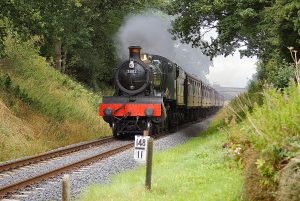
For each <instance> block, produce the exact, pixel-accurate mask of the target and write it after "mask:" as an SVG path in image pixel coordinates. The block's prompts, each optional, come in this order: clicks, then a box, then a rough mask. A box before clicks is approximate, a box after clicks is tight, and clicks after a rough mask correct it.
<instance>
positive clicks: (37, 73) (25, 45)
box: [0, 35, 98, 122]
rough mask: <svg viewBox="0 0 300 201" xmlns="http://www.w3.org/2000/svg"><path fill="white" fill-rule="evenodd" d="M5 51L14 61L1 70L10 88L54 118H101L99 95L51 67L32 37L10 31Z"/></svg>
mask: <svg viewBox="0 0 300 201" xmlns="http://www.w3.org/2000/svg"><path fill="white" fill-rule="evenodd" d="M5 53H6V55H8V59H9V61H10V63H11V64H12V67H11V69H9V70H8V71H6V73H4V72H3V71H2V72H1V71H0V72H1V74H2V73H3V75H2V77H1V83H3V85H4V87H5V88H6V90H10V91H11V92H13V93H14V94H15V95H16V96H17V97H20V98H21V99H22V100H24V101H25V102H27V103H29V104H32V106H34V107H35V108H37V109H38V110H39V111H41V112H43V113H45V114H47V115H50V116H52V117H54V118H57V119H60V120H64V119H78V120H84V121H86V122H95V121H98V120H97V119H96V116H97V114H96V104H97V102H98V96H96V95H95V94H93V93H91V92H89V91H88V90H87V89H85V88H84V87H82V86H81V85H79V84H77V83H76V82H74V81H73V80H71V79H70V78H68V77H67V76H65V75H62V74H60V73H59V72H58V71H56V70H54V69H53V68H51V67H50V66H49V64H48V63H47V62H46V61H45V59H44V58H43V57H41V56H39V55H38V49H37V48H36V47H34V46H33V42H32V41H27V42H22V41H21V40H20V39H19V38H18V36H17V35H16V36H14V37H13V36H11V35H9V36H8V37H7V38H6V40H5Z"/></svg>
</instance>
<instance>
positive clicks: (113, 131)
mask: <svg viewBox="0 0 300 201" xmlns="http://www.w3.org/2000/svg"><path fill="white" fill-rule="evenodd" d="M111 129H112V134H113V136H114V137H115V138H119V135H118V129H117V125H116V124H115V123H112V126H111Z"/></svg>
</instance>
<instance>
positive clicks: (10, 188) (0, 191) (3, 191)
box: [0, 142, 133, 198]
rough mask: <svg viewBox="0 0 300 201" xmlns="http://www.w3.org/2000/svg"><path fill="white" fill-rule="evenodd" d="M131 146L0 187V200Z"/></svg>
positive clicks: (127, 144) (128, 144) (111, 150)
mask: <svg viewBox="0 0 300 201" xmlns="http://www.w3.org/2000/svg"><path fill="white" fill-rule="evenodd" d="M132 146H133V142H130V143H126V144H125V145H122V146H119V147H117V148H114V149H110V150H109V151H105V152H103V153H99V154H95V155H93V156H90V157H87V158H85V159H83V160H80V161H76V162H73V163H70V164H67V165H64V166H63V167H59V168H56V169H52V170H50V171H47V172H45V173H42V174H39V175H36V176H34V177H31V178H28V179H24V180H21V181H18V182H15V183H12V184H9V185H6V186H2V187H0V198H3V197H5V196H6V195H7V194H8V193H12V192H14V191H16V190H18V189H21V188H24V187H26V186H28V185H31V184H34V183H37V182H39V181H42V180H45V179H48V178H50V177H53V176H57V175H59V174H62V173H64V172H66V171H69V170H72V169H75V168H78V167H80V166H83V165H87V164H90V163H91V162H93V161H95V160H99V159H103V158H107V157H109V156H111V155H114V154H116V153H119V152H122V151H124V150H126V149H129V148H131V147H132Z"/></svg>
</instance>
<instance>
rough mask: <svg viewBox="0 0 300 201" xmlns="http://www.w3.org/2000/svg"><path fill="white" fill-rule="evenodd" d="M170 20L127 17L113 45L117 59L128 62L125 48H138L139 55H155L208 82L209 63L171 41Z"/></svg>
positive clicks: (198, 53) (157, 14)
mask: <svg viewBox="0 0 300 201" xmlns="http://www.w3.org/2000/svg"><path fill="white" fill-rule="evenodd" d="M171 21H172V17H171V16H168V15H165V14H162V13H160V12H153V11H152V12H151V11H149V12H146V14H144V15H141V14H139V15H130V16H128V17H127V18H126V20H125V21H124V24H123V25H122V26H121V28H120V29H119V31H118V33H117V36H116V41H117V46H118V55H119V57H120V59H127V58H128V47H129V46H131V45H139V46H141V47H142V52H147V53H150V54H158V55H161V56H164V57H166V58H168V59H170V60H171V61H173V62H175V63H177V64H178V65H180V66H181V67H182V68H183V69H184V70H185V71H187V72H188V73H189V74H193V75H194V76H197V77H199V78H200V79H202V80H203V81H207V79H206V77H205V75H207V74H208V73H209V66H211V65H212V62H211V61H210V59H209V58H208V57H207V56H205V55H203V54H202V53H201V51H200V50H199V49H195V48H192V47H191V45H188V44H181V43H180V42H179V41H176V40H172V35H171V34H170V33H169V31H168V30H169V29H170V28H171Z"/></svg>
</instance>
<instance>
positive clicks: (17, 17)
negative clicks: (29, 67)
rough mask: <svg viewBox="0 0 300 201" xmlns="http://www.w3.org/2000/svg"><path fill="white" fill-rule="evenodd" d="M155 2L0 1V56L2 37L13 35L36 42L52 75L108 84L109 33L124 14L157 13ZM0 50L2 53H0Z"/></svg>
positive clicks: (112, 57)
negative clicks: (54, 71)
mask: <svg viewBox="0 0 300 201" xmlns="http://www.w3.org/2000/svg"><path fill="white" fill-rule="evenodd" d="M162 3H163V1H159V0H150V1H146V0H134V1H130V0H119V1H115V0H112V1H107V0H104V1H97V0H55V1H54V0H41V1H38V0H26V1H25V0H20V1H14V0H4V1H1V2H0V28H1V29H0V55H1V53H2V54H3V51H2V50H3V38H4V37H5V35H6V34H7V33H8V32H16V33H18V35H19V36H21V37H22V38H23V39H24V40H28V39H30V38H32V37H36V36H37V38H39V40H37V44H38V45H39V46H40V50H41V52H40V53H41V55H42V56H44V57H46V58H47V59H48V61H49V62H52V63H53V66H54V67H56V68H57V69H58V70H60V71H62V72H65V73H67V74H70V75H72V76H73V77H75V78H76V79H78V80H79V81H81V82H83V83H85V84H86V85H88V86H90V87H91V88H94V89H97V88H99V86H101V85H102V84H103V83H106V84H109V83H110V82H111V80H112V71H113V66H115V64H116V63H117V57H116V55H115V54H114V53H115V52H116V51H115V46H114V34H115V33H116V32H117V30H118V28H119V27H120V26H121V24H122V22H123V19H124V17H125V16H126V15H128V14H130V13H136V12H139V11H141V10H143V9H146V8H158V7H160V6H161V5H162ZM1 51H2V52H1Z"/></svg>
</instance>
